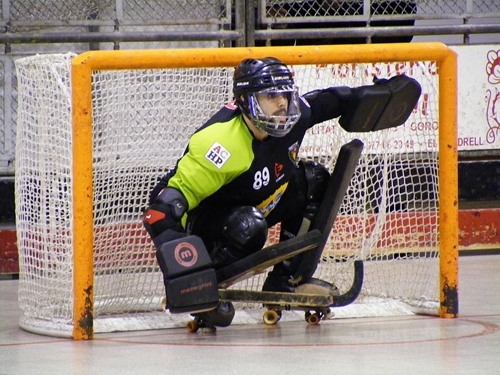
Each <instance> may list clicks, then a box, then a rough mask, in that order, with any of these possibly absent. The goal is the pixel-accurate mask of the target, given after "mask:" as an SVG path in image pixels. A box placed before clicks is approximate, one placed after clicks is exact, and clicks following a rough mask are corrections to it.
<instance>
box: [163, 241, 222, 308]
mask: <svg viewBox="0 0 500 375" xmlns="http://www.w3.org/2000/svg"><path fill="white" fill-rule="evenodd" d="M156 258H157V260H158V263H159V265H160V269H161V271H162V273H163V278H164V283H165V290H166V294H167V306H166V307H167V308H168V310H170V312H172V313H183V312H198V311H205V310H210V309H213V308H215V307H216V306H217V303H218V300H219V292H218V288H217V278H216V274H215V270H214V269H213V268H212V261H211V259H210V256H209V254H208V252H207V250H206V248H205V245H204V244H203V241H202V240H201V238H200V237H198V236H188V237H184V238H179V239H177V240H174V241H170V242H167V243H165V244H163V245H162V246H161V248H160V249H158V250H157V252H156Z"/></svg>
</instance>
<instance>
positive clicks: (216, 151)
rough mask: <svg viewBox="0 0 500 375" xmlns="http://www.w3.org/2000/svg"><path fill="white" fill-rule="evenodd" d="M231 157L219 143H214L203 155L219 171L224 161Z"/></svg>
mask: <svg viewBox="0 0 500 375" xmlns="http://www.w3.org/2000/svg"><path fill="white" fill-rule="evenodd" d="M230 157H231V153H230V152H229V151H228V150H226V149H225V148H224V147H223V146H222V145H221V144H220V143H219V142H215V143H214V144H213V145H212V147H210V149H209V150H208V152H207V153H206V154H205V158H207V159H208V161H210V162H211V163H212V164H213V165H215V166H216V167H217V168H218V169H221V168H222V167H223V165H224V164H226V161H228V160H229V158H230Z"/></svg>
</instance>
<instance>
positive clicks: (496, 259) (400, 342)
mask: <svg viewBox="0 0 500 375" xmlns="http://www.w3.org/2000/svg"><path fill="white" fill-rule="evenodd" d="M459 264H460V273H459V275H460V278H459V280H460V284H459V293H460V316H459V318H457V319H440V318H438V317H432V316H400V317H390V318H388V317H384V318H364V319H360V318H356V319H354V318H343V319H332V320H329V321H323V322H321V323H320V324H319V325H317V326H310V325H308V324H307V323H305V322H304V321H292V322H289V321H282V322H279V323H278V324H276V325H274V326H266V325H265V324H263V323H261V324H248V325H231V326H230V327H228V328H219V329H218V331H217V332H216V333H215V334H210V333H203V332H200V331H199V332H197V333H188V332H187V331H186V330H185V329H184V328H173V329H166V330H159V331H142V332H127V333H106V334H97V335H96V337H95V339H94V340H92V341H72V340H69V339H60V338H53V337H47V336H40V335H36V334H32V333H28V332H25V331H23V330H22V329H21V328H19V326H18V320H19V317H20V315H21V311H20V310H19V308H18V306H17V285H18V281H17V280H1V281H0V375H5V374H9V375H14V374H15V375H17V374H36V375H43V374H51V375H52V374H96V375H102V374H107V375H113V374H120V375H126V374H144V375H145V374H167V373H168V374H189V375H196V374H292V375H293V374H342V375H347V374H357V375H360V374H370V375H377V374H384V375H388V374H425V375H432V374H440V375H443V374H444V375H447V374H449V375H460V374H473V375H481V374H500V367H499V364H500V255H482V256H467V257H463V256H462V257H460V262H459ZM188 320H189V319H188V317H187V316H186V321H188Z"/></svg>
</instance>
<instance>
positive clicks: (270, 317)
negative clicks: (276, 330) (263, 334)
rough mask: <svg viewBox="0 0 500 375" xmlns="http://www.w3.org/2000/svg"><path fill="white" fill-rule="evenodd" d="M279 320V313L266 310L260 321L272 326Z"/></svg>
mask: <svg viewBox="0 0 500 375" xmlns="http://www.w3.org/2000/svg"><path fill="white" fill-rule="evenodd" d="M280 318H281V313H278V312H277V311H276V310H267V311H266V312H265V313H264V315H263V316H262V320H264V323H266V324H267V325H273V324H276V323H278V321H279V320H280Z"/></svg>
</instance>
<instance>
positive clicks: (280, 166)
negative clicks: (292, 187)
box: [274, 163, 283, 181]
mask: <svg viewBox="0 0 500 375" xmlns="http://www.w3.org/2000/svg"><path fill="white" fill-rule="evenodd" d="M282 171H283V164H280V163H274V176H275V177H276V181H279V180H281V178H282V177H283V175H281V172H282Z"/></svg>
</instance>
